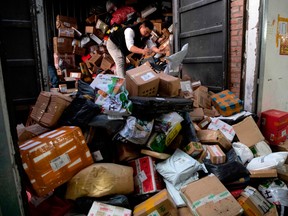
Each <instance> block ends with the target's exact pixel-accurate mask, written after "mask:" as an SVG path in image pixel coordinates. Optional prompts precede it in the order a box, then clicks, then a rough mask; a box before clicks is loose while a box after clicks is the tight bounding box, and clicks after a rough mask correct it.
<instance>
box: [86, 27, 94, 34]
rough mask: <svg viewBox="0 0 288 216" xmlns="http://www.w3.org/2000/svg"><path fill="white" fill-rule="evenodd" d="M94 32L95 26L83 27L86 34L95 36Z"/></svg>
mask: <svg viewBox="0 0 288 216" xmlns="http://www.w3.org/2000/svg"><path fill="white" fill-rule="evenodd" d="M95 32H96V28H95V26H85V33H86V34H95Z"/></svg>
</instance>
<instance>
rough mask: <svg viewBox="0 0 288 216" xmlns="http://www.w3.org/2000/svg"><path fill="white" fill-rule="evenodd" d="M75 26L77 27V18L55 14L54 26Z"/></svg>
mask: <svg viewBox="0 0 288 216" xmlns="http://www.w3.org/2000/svg"><path fill="white" fill-rule="evenodd" d="M72 27H73V28H75V29H77V19H76V18H74V17H68V16H62V15H57V17H56V28H57V29H59V28H72Z"/></svg>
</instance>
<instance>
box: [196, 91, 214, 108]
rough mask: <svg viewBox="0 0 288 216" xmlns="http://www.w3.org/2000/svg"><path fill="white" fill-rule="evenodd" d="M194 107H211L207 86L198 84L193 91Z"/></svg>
mask: <svg viewBox="0 0 288 216" xmlns="http://www.w3.org/2000/svg"><path fill="white" fill-rule="evenodd" d="M193 95H194V104H193V105H194V107H202V108H207V109H211V98H210V96H209V94H208V88H207V87H205V86H199V87H198V88H197V89H196V90H195V91H194V92H193Z"/></svg>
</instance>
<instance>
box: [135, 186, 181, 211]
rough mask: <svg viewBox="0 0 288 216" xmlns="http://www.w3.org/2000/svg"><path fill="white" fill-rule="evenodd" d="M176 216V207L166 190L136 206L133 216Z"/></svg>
mask: <svg viewBox="0 0 288 216" xmlns="http://www.w3.org/2000/svg"><path fill="white" fill-rule="evenodd" d="M147 215H151V216H152V215H157V216H178V213H177V207H176V205H175V203H174V201H173V199H172V197H171V196H170V194H169V193H168V191H167V190H166V189H163V190H162V191H160V192H158V193H157V194H155V195H154V196H152V197H150V198H149V199H147V200H146V201H144V202H142V203H140V204H139V205H136V206H135V208H134V211H133V216H147Z"/></svg>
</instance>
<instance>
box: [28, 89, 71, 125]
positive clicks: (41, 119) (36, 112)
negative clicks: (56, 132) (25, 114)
mask: <svg viewBox="0 0 288 216" xmlns="http://www.w3.org/2000/svg"><path fill="white" fill-rule="evenodd" d="M71 102H72V98H70V97H68V96H64V95H62V94H60V93H53V92H44V91H43V92H40V94H39V96H38V98H37V101H36V104H35V106H34V108H33V110H32V112H31V114H30V117H31V118H32V119H33V120H35V121H36V122H37V123H39V124H40V125H42V126H44V127H55V126H56V125H57V122H58V120H59V119H60V117H61V115H62V113H63V112H64V110H65V109H66V108H67V107H68V106H69V104H70V103H71Z"/></svg>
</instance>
